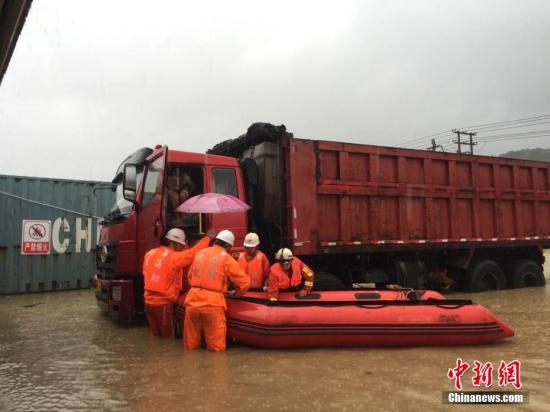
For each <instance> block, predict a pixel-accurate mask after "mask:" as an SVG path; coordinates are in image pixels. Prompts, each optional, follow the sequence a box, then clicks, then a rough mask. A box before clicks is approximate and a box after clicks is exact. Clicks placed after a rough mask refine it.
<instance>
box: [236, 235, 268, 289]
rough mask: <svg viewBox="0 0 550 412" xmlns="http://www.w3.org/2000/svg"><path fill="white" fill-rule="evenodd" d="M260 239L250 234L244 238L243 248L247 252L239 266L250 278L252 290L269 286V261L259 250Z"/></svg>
mask: <svg viewBox="0 0 550 412" xmlns="http://www.w3.org/2000/svg"><path fill="white" fill-rule="evenodd" d="M259 244H260V238H259V237H258V235H257V234H256V233H253V232H251V233H248V234H247V235H246V236H245V237H244V242H243V246H244V248H245V252H241V254H240V255H239V258H238V260H237V261H238V262H239V265H241V268H243V270H244V271H245V272H246V274H247V275H248V276H250V288H251V289H261V288H263V287H264V286H267V285H266V284H267V279H268V277H269V260H268V259H267V256H266V255H264V254H263V253H262V252H261V251H259V250H258V245H259Z"/></svg>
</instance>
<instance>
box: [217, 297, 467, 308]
mask: <svg viewBox="0 0 550 412" xmlns="http://www.w3.org/2000/svg"><path fill="white" fill-rule="evenodd" d="M227 298H228V299H235V300H242V301H245V302H250V303H257V304H260V305H265V306H287V307H296V306H326V307H338V306H359V307H363V308H369V309H378V308H380V307H384V306H440V307H442V308H449V309H455V308H459V307H462V306H465V305H471V304H472V301H471V300H469V299H452V300H451V299H427V300H379V301H366V302H365V301H363V302H361V301H349V300H346V301H327V300H325V301H317V302H315V301H311V300H308V301H303V300H300V301H281V300H279V301H275V302H272V301H269V300H268V299H261V298H253V297H246V296H243V297H240V298H236V297H231V296H227Z"/></svg>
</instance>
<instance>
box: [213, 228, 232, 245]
mask: <svg viewBox="0 0 550 412" xmlns="http://www.w3.org/2000/svg"><path fill="white" fill-rule="evenodd" d="M216 239H219V240H222V241H224V242H225V243H228V244H230V245H231V246H233V245H234V244H235V235H234V234H233V232H232V231H231V230H222V231H221V232H220V233H218V235H217V236H216Z"/></svg>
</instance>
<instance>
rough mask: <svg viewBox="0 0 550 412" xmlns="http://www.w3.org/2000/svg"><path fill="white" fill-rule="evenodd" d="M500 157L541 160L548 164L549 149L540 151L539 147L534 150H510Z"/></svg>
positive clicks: (549, 158)
mask: <svg viewBox="0 0 550 412" xmlns="http://www.w3.org/2000/svg"><path fill="white" fill-rule="evenodd" d="M500 157H509V158H512V159H525V160H542V161H543V162H550V149H542V148H540V147H537V148H536V149H523V150H512V151H510V152H506V153H503V154H501V155H500Z"/></svg>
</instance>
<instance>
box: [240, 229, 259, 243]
mask: <svg viewBox="0 0 550 412" xmlns="http://www.w3.org/2000/svg"><path fill="white" fill-rule="evenodd" d="M259 244H260V238H259V236H258V235H257V234H256V233H254V232H250V233H248V234H247V235H246V236H245V237H244V242H243V246H244V247H254V246H258V245H259Z"/></svg>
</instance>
